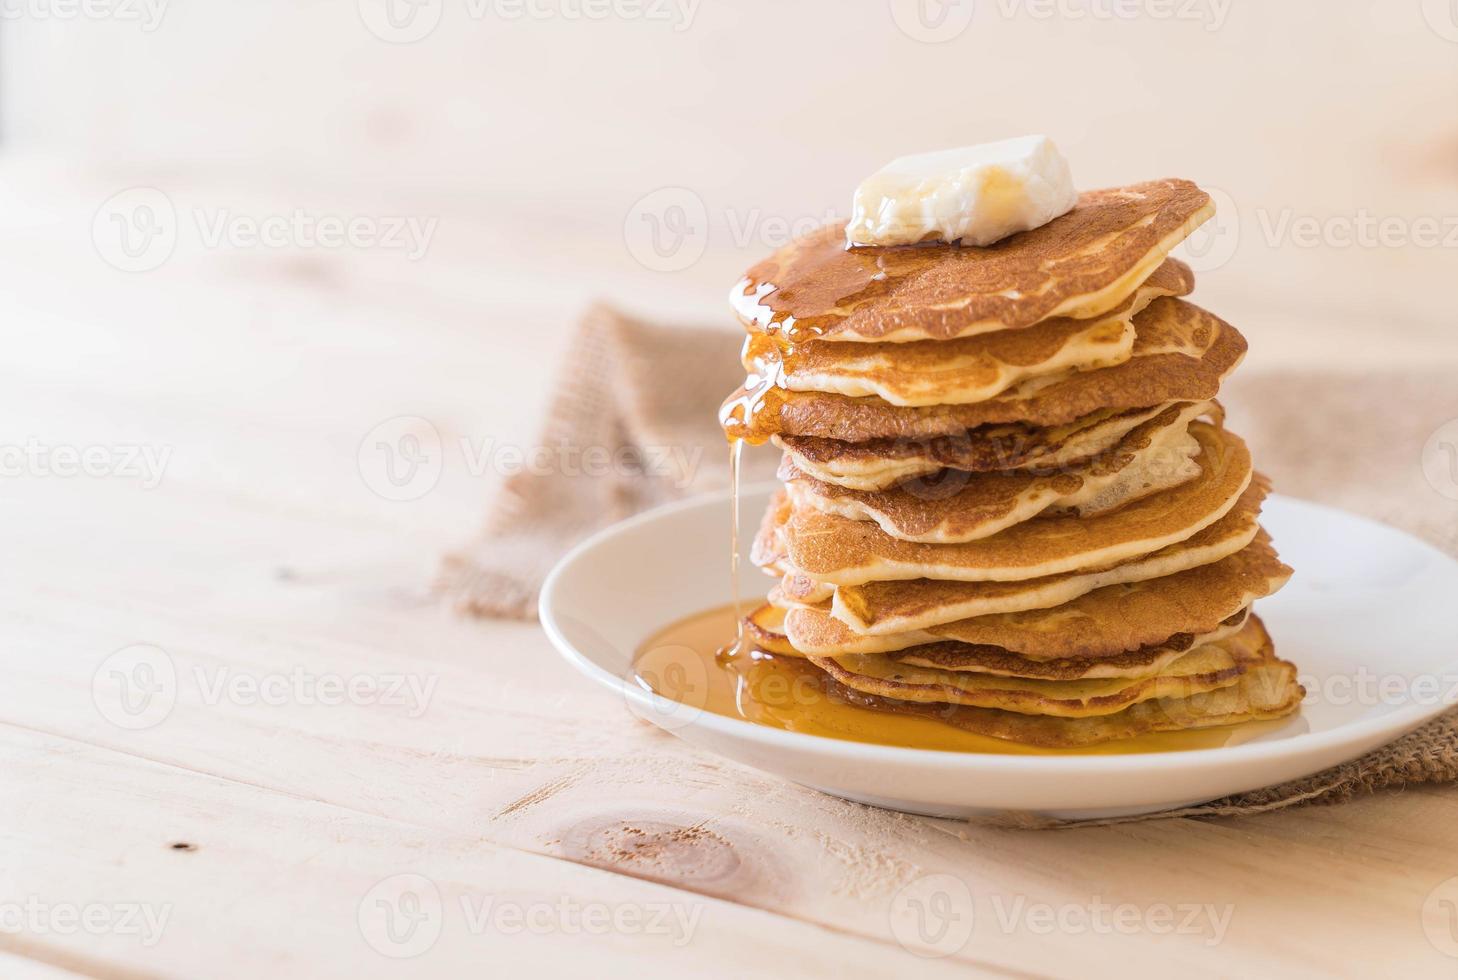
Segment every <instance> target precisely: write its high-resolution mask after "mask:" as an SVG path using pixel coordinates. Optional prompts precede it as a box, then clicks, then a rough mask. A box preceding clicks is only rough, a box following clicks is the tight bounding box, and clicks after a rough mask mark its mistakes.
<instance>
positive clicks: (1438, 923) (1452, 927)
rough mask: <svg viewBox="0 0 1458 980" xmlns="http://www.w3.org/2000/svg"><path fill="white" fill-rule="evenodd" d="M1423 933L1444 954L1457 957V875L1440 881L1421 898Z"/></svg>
mask: <svg viewBox="0 0 1458 980" xmlns="http://www.w3.org/2000/svg"><path fill="white" fill-rule="evenodd" d="M1422 922H1423V935H1425V936H1427V937H1428V942H1429V943H1431V944H1432V946H1433V948H1434V949H1436V950H1437V951H1438V952H1440V953H1442V954H1443V955H1444V956H1450V957H1452V958H1453V959H1458V875H1455V876H1454V877H1452V878H1449V879H1447V880H1446V881H1442V882H1440V883H1439V884H1438V885H1437V887H1435V888H1434V889H1433V890H1432V891H1430V892H1428V897H1427V898H1425V899H1423V910H1422Z"/></svg>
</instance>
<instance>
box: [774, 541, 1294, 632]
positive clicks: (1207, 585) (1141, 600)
mask: <svg viewBox="0 0 1458 980" xmlns="http://www.w3.org/2000/svg"><path fill="white" fill-rule="evenodd" d="M1290 577H1291V569H1290V568H1288V567H1286V566H1285V565H1284V564H1282V563H1281V560H1280V559H1279V558H1277V557H1276V552H1275V549H1273V548H1272V547H1271V539H1270V537H1269V536H1268V535H1267V534H1266V533H1265V532H1264V531H1259V532H1257V534H1256V537H1255V540H1254V541H1252V542H1251V543H1250V544H1248V545H1246V546H1245V547H1244V548H1242V549H1241V550H1240V551H1237V552H1236V553H1235V554H1233V555H1231V556H1230V557H1228V558H1222V559H1220V560H1219V561H1216V562H1211V563H1210V564H1208V565H1201V566H1199V567H1197V568H1191V569H1189V570H1187V571H1183V572H1176V573H1174V574H1173V575H1165V576H1161V577H1159V578H1153V579H1146V580H1144V581H1142V582H1129V583H1125V584H1121V585H1111V586H1106V587H1105V588H1102V589H1095V590H1093V591H1092V592H1088V593H1086V594H1084V595H1081V596H1079V597H1077V598H1075V599H1072V600H1070V601H1069V602H1066V603H1063V604H1061V605H1058V606H1053V607H1051V608H1048V609H1030V610H1025V611H1022V612H1011V613H999V614H994V615H990V616H979V617H977V618H975V619H963V620H957V621H955V622H950V623H944V624H940V625H932V626H928V627H926V628H924V629H915V630H910V631H907V632H904V633H886V634H880V635H866V634H861V633H857V632H856V631H854V630H853V629H851V628H850V627H849V626H847V625H846V624H845V623H843V622H841V621H840V620H838V619H836V618H835V617H834V616H832V615H831V614H830V604H829V602H823V603H821V604H819V605H816V606H808V607H807V606H798V607H794V608H789V609H785V610H783V613H784V615H783V618H782V620H781V623H782V631H783V633H784V634H785V635H786V636H787V637H788V639H789V642H790V643H791V644H792V645H793V646H794V648H795V649H796V650H799V651H802V652H804V653H808V654H817V655H820V656H831V655H835V654H841V653H892V652H895V651H900V650H907V649H910V648H913V647H923V646H926V645H930V644H938V643H946V642H948V641H952V642H954V643H956V644H958V645H961V646H965V647H976V648H988V649H995V650H1002V651H1006V652H1008V653H1012V654H1017V655H1019V656H1022V657H1024V658H1029V659H1034V660H1052V659H1069V658H1074V659H1077V658H1098V657H1112V656H1117V655H1119V654H1122V653H1126V652H1128V651H1131V650H1137V649H1140V648H1144V647H1147V646H1149V645H1151V644H1157V643H1161V642H1165V641H1167V638H1168V637H1171V636H1173V635H1175V634H1177V633H1201V634H1202V633H1207V632H1209V631H1212V630H1214V629H1217V628H1218V627H1219V624H1221V623H1223V622H1225V621H1227V620H1229V618H1230V617H1231V616H1235V615H1238V614H1239V613H1240V612H1241V611H1242V610H1244V609H1246V608H1248V607H1249V606H1250V604H1251V603H1252V602H1254V601H1256V600H1257V599H1262V598H1264V597H1266V596H1268V595H1272V594H1274V593H1275V592H1277V591H1279V590H1280V588H1281V587H1282V586H1283V585H1285V584H1286V581H1287V580H1288V579H1289V578H1290Z"/></svg>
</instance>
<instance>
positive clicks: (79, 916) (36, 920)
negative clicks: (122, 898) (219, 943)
mask: <svg viewBox="0 0 1458 980" xmlns="http://www.w3.org/2000/svg"><path fill="white" fill-rule="evenodd" d="M171 917H172V903H171V902H167V903H164V904H162V905H154V904H152V903H150V902H85V903H78V902H45V901H42V900H41V899H40V898H39V897H37V896H35V895H30V896H28V897H26V898H24V899H22V900H20V901H0V933H10V934H12V935H32V936H46V935H51V936H74V935H76V934H77V933H85V934H87V935H90V936H136V937H138V941H139V942H140V943H141V944H142V945H143V946H146V947H149V948H150V947H152V946H155V945H157V942H158V940H160V939H161V938H162V932H163V930H164V929H166V928H167V920H168V919H170V918H171Z"/></svg>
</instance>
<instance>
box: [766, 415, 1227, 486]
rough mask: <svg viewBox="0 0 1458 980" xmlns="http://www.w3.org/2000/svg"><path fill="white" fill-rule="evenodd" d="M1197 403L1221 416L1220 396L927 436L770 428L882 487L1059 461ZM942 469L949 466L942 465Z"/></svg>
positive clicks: (802, 455)
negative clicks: (1058, 421)
mask: <svg viewBox="0 0 1458 980" xmlns="http://www.w3.org/2000/svg"><path fill="white" fill-rule="evenodd" d="M1196 404H1198V405H1199V406H1201V411H1199V412H1196V413H1195V416H1197V417H1198V416H1201V415H1205V416H1209V417H1211V418H1213V419H1216V420H1219V419H1222V418H1223V416H1224V413H1223V411H1222V410H1221V409H1220V407H1219V403H1218V402H1213V401H1210V402H1171V403H1168V404H1165V405H1154V406H1149V407H1145V408H1133V409H1123V410H1101V411H1097V412H1091V413H1089V414H1088V415H1086V416H1084V417H1083V418H1080V419H1076V420H1074V421H1073V422H1070V423H1068V424H1066V425H1058V426H1032V425H1019V424H1017V423H1009V424H1003V425H988V426H982V427H980V428H977V429H972V430H969V431H968V432H964V433H962V434H960V435H957V436H942V437H939V438H936V439H928V440H902V439H874V440H871V441H869V442H844V441H842V440H839V439H819V438H816V437H814V436H776V437H775V439H774V441H775V444H776V445H778V446H780V447H781V448H782V449H784V450H785V456H786V457H787V458H788V459H789V461H790V463H791V464H793V465H794V467H795V468H796V469H798V470H800V471H801V472H804V473H808V474H809V475H810V476H812V477H814V478H815V479H817V480H820V481H822V482H824V483H832V484H835V485H836V486H841V487H846V488H847V489H850V490H884V489H886V488H887V487H891V486H895V485H896V484H898V483H904V482H906V481H908V480H918V481H920V482H921V483H922V484H923V486H924V487H925V488H926V489H928V490H935V488H936V487H937V486H940V485H941V484H942V483H943V482H944V481H946V480H950V482H952V483H956V482H957V481H958V480H959V479H960V476H959V475H958V474H960V473H988V472H993V471H997V470H1028V469H1064V468H1068V467H1071V466H1077V465H1078V464H1080V463H1082V462H1085V461H1087V460H1089V459H1092V458H1094V457H1095V456H1098V455H1100V454H1102V453H1105V452H1108V451H1109V450H1110V449H1112V448H1113V447H1114V446H1116V445H1117V444H1118V443H1119V441H1120V440H1121V439H1123V438H1124V437H1125V436H1126V435H1128V434H1129V432H1130V431H1132V430H1133V429H1135V428H1137V427H1138V426H1140V425H1143V424H1144V423H1145V422H1148V421H1149V420H1150V419H1153V418H1156V417H1160V416H1164V417H1166V418H1172V417H1173V416H1169V415H1166V414H1165V413H1167V412H1168V411H1169V410H1170V409H1171V408H1178V409H1179V411H1180V412H1181V413H1183V412H1184V411H1185V410H1186V409H1187V408H1188V407H1189V406H1191V405H1196ZM943 470H951V471H955V472H950V473H945V474H944V473H943V472H942V471H943Z"/></svg>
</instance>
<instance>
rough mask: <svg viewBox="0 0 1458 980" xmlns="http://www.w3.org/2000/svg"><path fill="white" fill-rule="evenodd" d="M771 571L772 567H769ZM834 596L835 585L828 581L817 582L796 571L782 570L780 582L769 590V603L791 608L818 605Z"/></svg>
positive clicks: (782, 607) (786, 608)
mask: <svg viewBox="0 0 1458 980" xmlns="http://www.w3.org/2000/svg"><path fill="white" fill-rule="evenodd" d="M770 571H773V569H770ZM834 597H835V586H833V585H831V584H830V583H829V582H817V581H815V580H814V579H813V578H810V577H808V576H805V575H801V574H800V573H798V572H793V571H792V572H782V573H781V577H780V582H779V584H778V585H776V586H775V587H774V588H773V589H771V590H770V594H769V602H770V605H773V606H778V607H780V608H781V609H785V610H787V611H788V610H791V609H795V608H799V607H806V606H819V605H822V604H824V603H827V602H829V601H830V600H831V599H833V598H834Z"/></svg>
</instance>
